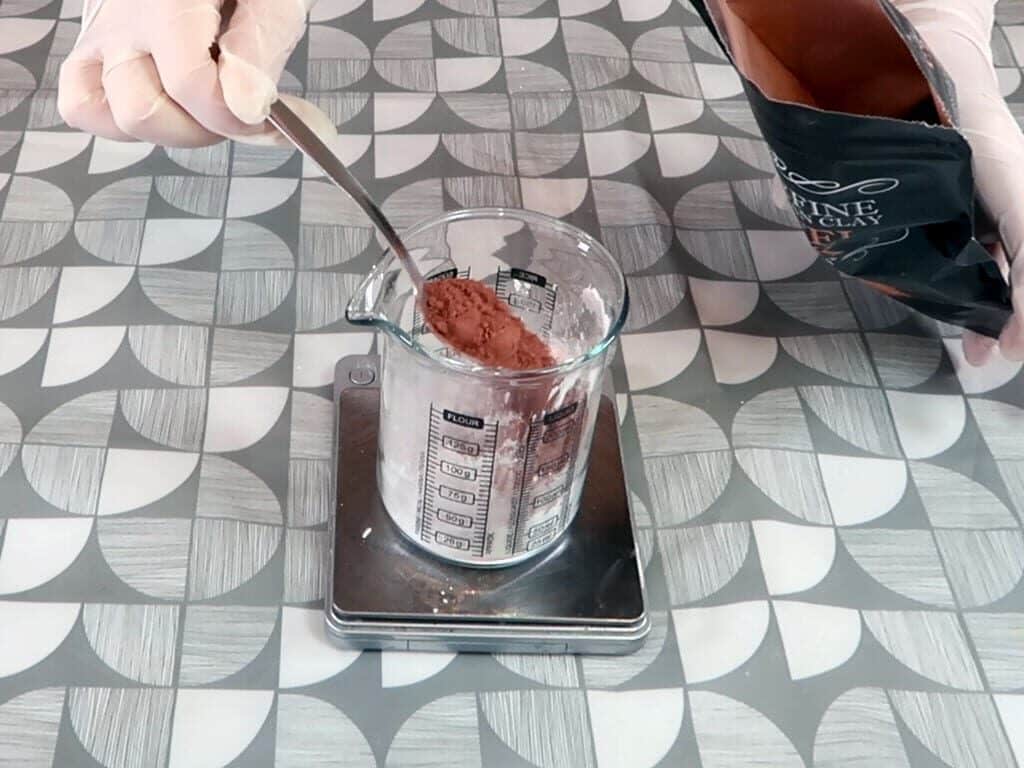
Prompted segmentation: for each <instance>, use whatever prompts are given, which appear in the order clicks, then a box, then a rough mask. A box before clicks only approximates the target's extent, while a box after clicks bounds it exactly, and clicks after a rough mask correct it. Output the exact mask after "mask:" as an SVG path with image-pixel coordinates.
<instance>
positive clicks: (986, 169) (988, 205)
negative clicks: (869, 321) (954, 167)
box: [893, 0, 1024, 365]
mask: <svg viewBox="0 0 1024 768" xmlns="http://www.w3.org/2000/svg"><path fill="white" fill-rule="evenodd" d="M893 4H894V5H895V6H896V7H897V8H898V9H899V10H900V11H901V12H902V13H903V14H904V15H905V16H906V17H907V19H908V20H909V21H910V23H911V24H913V26H914V28H915V29H916V30H917V31H918V33H919V34H920V35H921V37H922V38H924V41H925V42H926V43H927V44H928V47H929V48H930V49H931V51H932V53H933V54H935V58H936V59H938V61H939V63H941V64H942V66H943V67H944V68H945V69H946V71H947V72H948V73H949V75H950V77H951V78H952V79H953V82H954V83H956V86H957V102H958V104H959V107H960V118H959V119H960V122H959V125H958V126H957V127H958V128H959V130H960V131H961V133H963V135H964V136H965V137H966V139H967V141H968V143H969V144H970V145H971V150H972V152H973V155H974V177H975V183H976V185H977V189H978V193H979V196H980V198H981V202H982V205H983V207H984V208H985V209H986V210H987V212H988V214H989V216H990V217H991V219H992V221H993V222H994V223H995V224H996V226H997V228H998V230H999V235H1000V237H1001V239H1002V241H1003V244H1004V245H1005V251H1004V250H1003V249H1002V248H997V249H996V252H995V253H994V256H995V257H996V259H997V260H999V261H1000V265H1001V266H1002V268H1003V274H1004V275H1005V276H1007V277H1008V279H1009V280H1010V285H1011V286H1012V299H1013V309H1014V314H1013V316H1012V318H1011V319H1010V322H1009V323H1008V324H1007V325H1006V328H1005V329H1004V330H1003V333H1002V335H1001V336H1000V337H999V340H998V342H997V341H996V340H994V339H990V338H988V337H986V336H981V335H979V334H976V333H973V332H971V331H966V332H965V333H964V339H963V343H964V356H965V358H966V359H967V361H968V362H969V363H970V364H971V365H983V364H984V363H985V362H986V361H987V360H988V359H989V358H990V357H991V356H992V354H993V353H994V352H995V350H996V349H997V348H998V349H999V350H1000V351H1001V352H1002V354H1003V355H1004V356H1005V357H1006V358H1008V359H1010V360H1024V134H1022V133H1021V129H1020V127H1019V126H1018V125H1017V121H1016V120H1015V119H1014V118H1013V115H1012V114H1010V110H1009V109H1008V108H1007V106H1006V102H1005V101H1004V100H1003V97H1002V96H1001V95H1000V91H999V82H998V80H997V78H996V72H995V68H994V66H993V63H992V51H991V48H990V44H991V35H992V27H993V24H994V13H995V4H996V0H893Z"/></svg>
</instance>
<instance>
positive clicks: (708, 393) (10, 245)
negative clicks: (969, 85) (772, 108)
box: [0, 0, 1024, 768]
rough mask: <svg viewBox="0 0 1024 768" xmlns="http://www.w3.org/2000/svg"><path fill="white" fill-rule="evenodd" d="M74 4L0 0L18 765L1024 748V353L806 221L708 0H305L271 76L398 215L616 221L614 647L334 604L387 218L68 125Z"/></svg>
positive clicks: (1014, 755) (224, 163)
mask: <svg viewBox="0 0 1024 768" xmlns="http://www.w3.org/2000/svg"><path fill="white" fill-rule="evenodd" d="M80 6H81V3H80V2H74V1H73V0H70V1H69V0H17V1H15V2H7V1H5V2H3V3H0V242H2V243H3V245H2V248H0V745H2V746H0V766H2V767H3V768H7V767H8V766H18V767H19V768H25V767H28V766H50V765H57V766H107V767H108V768H137V767H138V768H182V767H184V766H210V767H211V768H213V767H217V766H247V767H254V768H269V767H270V766H275V765H276V766H282V767H288V766H312V765H336V764H341V763H343V764H344V765H346V766H388V767H389V768H414V767H415V768H426V767H427V766H443V765H444V766H447V765H457V766H480V767H482V768H491V767H509V768H512V767H516V766H518V767H525V766H540V767H541V768H591V767H593V768H654V767H655V766H679V765H701V766H704V767H705V768H732V767H733V766H739V765H765V766H773V767H776V768H790V767H793V768H800V767H802V768H810V767H811V766H817V767H818V768H839V767H840V766H842V767H843V768H847V767H850V766H855V767H856V766H861V767H865V768H866V767H867V766H872V768H874V766H892V767H894V768H931V767H932V766H940V765H948V766H954V767H955V768H1009V767H1010V766H1014V765H1018V764H1022V765H1024V642H1022V639H1021V638H1022V637H1024V528H1022V525H1021V515H1022V513H1024V442H1022V440H1021V437H1020V435H1021V431H1022V428H1024V390H1022V387H1021V382H1022V375H1021V365H1020V364H1011V363H1007V362H996V363H993V364H992V365H991V366H989V367H988V368H986V369H984V370H980V371H979V370H975V369H971V368H968V367H965V365H964V361H963V355H962V352H961V348H960V344H959V340H958V339H957V338H955V336H956V334H955V331H954V330H952V329H950V328H947V327H945V326H939V325H936V324H935V323H933V322H930V321H928V320H925V319H923V318H921V317H918V316H916V315H913V314H912V313H911V312H909V311H908V310H907V309H905V308H904V307H902V306H900V305H897V304H893V303H892V302H890V301H888V300H887V299H885V298H883V297H881V296H879V295H877V294H875V293H872V292H871V291H869V290H866V289H865V288H864V287H863V286H861V285H859V284H857V283H852V282H848V281H846V280H844V279H841V278H839V277H837V276H836V274H835V273H833V272H832V271H831V270H830V269H828V268H827V267H825V266H823V265H822V264H821V263H819V262H818V261H816V260H815V258H814V254H813V253H812V252H811V250H810V249H809V247H808V246H807V244H806V242H805V240H804V239H803V235H802V234H800V233H799V232H798V231H796V230H795V226H796V221H795V220H794V218H793V215H792V213H791V212H790V210H789V209H788V207H787V206H786V204H785V202H784V198H783V197H782V196H781V195H780V187H779V185H778V184H777V182H776V181H775V179H774V176H773V165H772V163H771V158H770V154H769V152H768V149H767V146H766V145H765V143H764V142H763V141H762V140H761V138H760V136H759V134H758V130H757V127H756V125H755V124H754V122H753V118H752V115H751V113H750V110H749V108H748V106H747V104H746V102H745V100H744V97H743V95H742V92H741V89H740V83H739V80H738V79H737V77H736V75H735V73H734V72H733V70H732V69H731V67H730V66H729V65H728V64H727V63H726V62H725V61H724V60H723V58H722V56H721V53H720V52H719V51H718V49H717V47H716V45H715V43H714V41H713V40H712V38H711V36H710V34H709V33H708V31H707V30H706V29H705V28H704V27H703V25H702V24H701V22H700V20H699V18H698V16H697V15H696V14H695V13H694V12H693V9H692V8H691V7H690V5H689V4H688V2H687V0H320V2H319V3H318V4H317V5H316V7H315V9H314V11H313V15H312V17H311V20H310V21H311V23H310V27H309V32H308V35H307V37H306V38H305V39H304V40H303V42H302V44H301V45H300V46H299V48H298V50H297V51H296V53H295V55H294V56H293V57H292V59H291V60H290V62H289V64H288V68H287V72H286V73H285V79H284V84H285V87H286V88H287V89H288V90H291V91H293V92H296V93H304V94H305V95H306V96H307V97H308V98H310V99H311V100H313V101H315V102H316V103H317V104H318V105H319V106H320V107H321V108H323V109H324V110H325V111H326V112H327V113H328V114H329V115H330V116H331V118H332V119H333V120H334V121H335V122H336V123H337V125H338V127H339V130H340V133H341V136H342V139H341V143H340V152H341V153H342V155H343V156H344V159H345V161H346V162H347V163H349V164H350V165H351V166H352V168H353V170H354V171H355V173H356V174H357V175H358V176H359V177H360V178H361V179H363V180H364V181H365V182H366V184H367V185H368V186H369V187H370V188H371V190H372V191H373V193H374V194H375V196H376V197H377V198H378V199H379V200H381V201H382V202H383V205H384V208H385V209H386V211H387V212H388V214H389V215H390V216H392V217H393V220H394V221H395V222H396V223H397V224H399V225H408V224H411V223H413V222H414V221H416V220H418V219H420V218H422V217H424V216H427V215H430V214H434V213H436V212H439V211H441V210H444V209H452V208H458V207H466V206H480V205H506V206H521V207H525V208H529V209H534V210H538V211H543V212H545V213H548V214H551V215H554V216H558V217H562V218H564V219H565V220H567V221H570V222H572V223H574V224H577V225H578V226H581V227H583V228H584V229H586V230H588V231H590V232H591V233H592V234H594V235H595V236H597V237H598V238H600V239H601V240H602V241H603V242H604V243H606V244H607V245H608V247H609V249H611V250H612V251H613V253H614V254H615V256H616V257H617V258H618V259H619V261H620V263H621V264H622V267H623V269H624V271H625V272H626V273H627V276H628V281H629V288H630V291H631V294H632V298H633V310H632V314H631V316H630V320H629V325H628V327H627V329H626V331H627V332H626V334H625V336H624V337H623V340H622V344H621V347H620V352H619V353H618V356H617V360H616V364H615V368H614V377H615V383H616V386H617V389H618V391H619V393H620V395H619V405H620V407H621V410H622V413H621V416H622V428H623V440H624V443H625V447H626V453H627V464H628V467H627V469H628V473H629V480H630V486H631V489H632V493H633V498H634V502H635V509H636V512H637V517H638V520H637V522H638V526H639V545H640V549H641V555H642V559H643V562H644V565H645V568H646V575H647V581H648V584H649V592H650V603H651V610H652V615H653V630H652V632H651V636H650V639H649V640H648V642H647V643H646V645H645V646H644V647H643V649H642V650H640V651H639V652H637V653H636V654H634V655H632V656H629V657H625V658H604V657H544V656H512V655H498V656H486V655H464V656H455V655H453V654H441V653H438V654H408V653H399V652H385V653H369V652H366V653H357V652H342V651H339V650H336V649H334V648H332V647H331V646H329V645H328V644H327V642H326V641H325V639H324V636H323V632H322V629H321V609H320V600H321V598H322V586H321V585H322V577H323V575H324V573H323V567H322V563H323V561H324V556H325V554H326V552H327V546H328V542H327V526H328V519H329V515H330V512H331V508H332V501H331V499H330V496H329V478H330V455H331V445H330V440H331V435H330V431H331V426H330V424H331V422H330V414H331V403H330V390H329V386H330V381H331V375H332V366H333V363H334V361H335V360H337V359H338V358H339V357H341V356H343V355H346V354H351V353H365V352H368V351H370V350H371V349H372V348H373V344H374V341H373V338H372V337H371V336H370V335H368V334H366V333H365V332H363V331H362V330H359V329H356V328H353V327H351V326H348V325H346V323H345V321H344V308H345V305H346V303H347V301H348V299H349V296H350V295H351V293H352V291H353V290H354V289H355V287H356V286H357V284H358V281H359V279H360V277H361V276H362V275H363V274H365V272H366V271H367V270H368V269H369V268H370V266H371V265H372V264H373V263H374V262H375V260H376V259H377V257H378V255H379V246H378V243H377V240H376V238H375V237H374V233H373V231H372V230H371V228H370V226H369V224H368V222H367V221H366V220H365V219H364V218H363V217H362V216H361V214H359V213H358V211H356V210H355V209H354V207H353V206H352V205H351V203H349V202H347V201H346V200H345V198H344V196H343V195H341V193H340V192H338V191H337V190H335V189H333V188H332V187H331V186H329V185H328V184H327V183H326V182H325V181H324V180H323V179H322V178H321V177H320V176H319V174H318V173H317V172H316V171H315V170H314V169H313V168H312V167H311V166H310V165H309V164H308V163H306V162H304V161H303V159H302V158H301V157H299V156H298V155H297V154H296V153H295V152H292V151H290V150H285V149H272V150H271V149H264V148H254V147H248V146H241V145H232V144H229V143H224V144H220V145H218V146H215V147H210V148H207V149H199V150H165V149H161V148H158V147H153V146H150V145H147V144H117V143H113V142H109V141H105V140H102V139H94V138H90V137H87V136H84V135H82V134H79V133H77V132H74V131H71V130H69V129H68V128H66V127H65V126H64V125H62V124H61V121H60V119H59V116H58V114H57V110H56V91H55V88H56V77H57V71H58V67H59V65H60V63H61V61H62V59H63V57H64V56H65V55H67V53H68V51H69V50H70V47H71V45H72V43H73V41H74V39H75V37H76V34H77V32H78V29H79V21H80V20H79V15H80ZM999 21H1000V27H999V28H998V29H997V30H996V34H995V38H994V50H995V57H996V64H997V66H998V69H999V75H1000V82H1001V84H1002V87H1003V90H1004V92H1005V94H1006V95H1007V96H1008V97H1009V98H1010V101H1011V103H1012V104H1013V108H1014V110H1015V111H1016V113H1017V114H1018V115H1020V116H1021V117H1022V118H1024V88H1022V82H1021V69H1020V67H1021V65H1022V64H1024V0H1009V1H1004V2H1002V3H1001V4H1000V5H999ZM339 761H340V762H339Z"/></svg>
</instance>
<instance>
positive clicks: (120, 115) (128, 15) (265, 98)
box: [57, 0, 333, 147]
mask: <svg viewBox="0 0 1024 768" xmlns="http://www.w3.org/2000/svg"><path fill="white" fill-rule="evenodd" d="M314 2H315V0H237V2H236V1H235V0H86V2H85V7H84V8H83V12H82V31H81V33H80V35H79V38H78V41H77V42H76V44H75V47H74V49H73V50H72V51H71V53H70V54H69V55H68V57H67V59H66V60H65V61H64V64H63V65H62V66H61V70H60V85H59V92H58V100H57V103H58V109H59V110H60V114H61V117H63V118H64V120H65V122H67V123H68V125H70V126H72V127H75V128H80V129H81V130H84V131H88V132H89V133H94V134H96V135H98V136H103V137H105V138H108V139H115V140H120V141H130V140H135V139H137V140H141V141H148V142H152V143H154V144H160V145H163V146H173V147H197V146H204V145H208V144H213V143H216V142H218V141H220V140H221V138H222V137H228V138H235V139H240V140H243V141H250V142H257V143H264V142H267V143H280V140H281V137H280V136H279V135H278V134H277V133H276V131H274V130H273V128H271V126H269V125H268V124H267V123H266V122H265V119H266V117H267V114H268V111H269V108H270V104H271V103H272V102H273V101H274V100H275V99H276V98H277V81H278V79H279V78H280V76H281V72H282V71H283V69H284V65H285V63H286V62H287V60H288V57H289V55H290V54H291V52H292V50H293V49H294V48H295V45H296V44H297V43H298V42H299V40H300V39H301V37H302V35H303V33H304V32H305V26H306V14H307V12H308V10H309V7H310V6H312V5H313V3H314ZM222 10H224V12H225V15H226V16H227V15H229V16H230V18H229V19H228V20H227V22H226V24H223V25H222V21H221V11H222ZM222 26H223V29H222ZM214 42H216V43H217V46H218V47H219V49H220V53H219V58H218V59H217V60H216V61H215V60H214V57H213V55H212V54H211V46H212V45H213V44H214ZM296 102H300V103H298V104H296ZM289 103H290V104H293V105H294V106H295V108H296V109H297V110H298V111H299V112H300V113H302V114H303V116H304V117H307V118H309V119H313V120H315V121H317V122H319V123H323V121H325V120H326V121H327V123H330V121H329V119H328V118H327V117H326V116H325V115H323V114H322V113H320V112H319V110H317V109H316V108H315V107H313V106H312V105H311V104H309V103H307V102H301V101H300V100H298V99H289ZM331 128H333V125H332V126H331Z"/></svg>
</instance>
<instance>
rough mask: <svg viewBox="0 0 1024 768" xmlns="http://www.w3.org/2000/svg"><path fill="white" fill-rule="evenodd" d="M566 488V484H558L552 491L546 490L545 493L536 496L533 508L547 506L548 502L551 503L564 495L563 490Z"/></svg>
mask: <svg viewBox="0 0 1024 768" xmlns="http://www.w3.org/2000/svg"><path fill="white" fill-rule="evenodd" d="M564 490H565V486H564V485H559V486H556V487H554V488H552V489H551V490H550V491H545V492H544V493H542V494H540V495H539V496H536V497H535V498H534V499H533V508H534V509H537V508H538V507H546V506H547V505H548V504H550V503H551V502H553V501H554V500H555V499H557V498H558V497H559V496H561V495H562V491H564Z"/></svg>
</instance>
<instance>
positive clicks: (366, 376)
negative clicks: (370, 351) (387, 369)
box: [348, 368, 377, 387]
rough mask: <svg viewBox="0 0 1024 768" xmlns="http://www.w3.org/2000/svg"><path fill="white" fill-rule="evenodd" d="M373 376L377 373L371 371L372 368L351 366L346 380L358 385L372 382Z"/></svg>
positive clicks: (375, 376)
mask: <svg viewBox="0 0 1024 768" xmlns="http://www.w3.org/2000/svg"><path fill="white" fill-rule="evenodd" d="M375 378H377V374H375V373H374V372H373V368H353V369H352V370H351V371H349V372H348V380H349V381H351V382H352V383H353V384H355V385H357V386H360V387H365V386H366V385H367V384H373V380H374V379H375Z"/></svg>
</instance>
